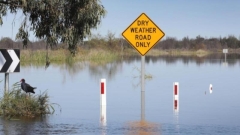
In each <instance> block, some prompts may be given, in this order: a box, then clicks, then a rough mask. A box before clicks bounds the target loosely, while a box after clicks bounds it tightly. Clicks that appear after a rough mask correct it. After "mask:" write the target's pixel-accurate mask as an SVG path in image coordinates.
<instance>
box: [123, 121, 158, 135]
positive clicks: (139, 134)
mask: <svg viewBox="0 0 240 135" xmlns="http://www.w3.org/2000/svg"><path fill="white" fill-rule="evenodd" d="M160 134H161V125H160V124H156V123H153V122H148V121H145V120H141V121H134V122H129V123H127V133H126V135H160Z"/></svg>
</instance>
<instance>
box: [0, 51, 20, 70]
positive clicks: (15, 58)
mask: <svg viewBox="0 0 240 135" xmlns="http://www.w3.org/2000/svg"><path fill="white" fill-rule="evenodd" d="M0 72H5V73H6V72H8V73H9V72H20V50H19V49H0Z"/></svg>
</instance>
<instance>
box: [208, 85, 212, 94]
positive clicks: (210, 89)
mask: <svg viewBox="0 0 240 135" xmlns="http://www.w3.org/2000/svg"><path fill="white" fill-rule="evenodd" d="M209 92H210V94H212V92H213V89H212V84H210V85H209Z"/></svg>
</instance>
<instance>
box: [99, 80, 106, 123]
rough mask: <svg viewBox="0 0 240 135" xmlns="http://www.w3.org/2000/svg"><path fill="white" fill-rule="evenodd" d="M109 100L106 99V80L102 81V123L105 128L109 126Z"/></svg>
mask: <svg viewBox="0 0 240 135" xmlns="http://www.w3.org/2000/svg"><path fill="white" fill-rule="evenodd" d="M106 105H107V99H106V79H101V80H100V121H101V123H102V125H103V126H106V124H107V115H106V114H107V107H106Z"/></svg>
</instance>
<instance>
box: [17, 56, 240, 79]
mask: <svg viewBox="0 0 240 135" xmlns="http://www.w3.org/2000/svg"><path fill="white" fill-rule="evenodd" d="M139 61H141V57H140V56H139V55H136V56H128V57H125V58H123V59H121V60H116V61H114V62H101V63H100V62H67V63H54V62H53V63H52V64H51V65H50V67H51V66H52V67H53V68H56V67H59V68H60V71H61V74H62V75H63V78H64V79H63V82H65V81H66V76H67V75H70V76H71V77H74V76H76V75H77V73H80V72H82V71H83V70H86V69H88V72H89V74H90V76H91V77H92V78H93V79H99V78H102V77H105V78H108V80H110V81H111V80H112V79H114V77H115V76H116V74H117V73H119V72H122V70H123V69H122V68H123V63H126V64H130V63H133V62H139ZM157 62H165V63H166V64H168V65H171V64H176V63H177V62H182V63H184V64H186V65H188V64H189V63H196V65H198V66H201V65H202V64H208V63H210V64H218V65H224V66H226V65H227V66H230V67H231V66H234V65H235V64H238V63H239V65H240V55H239V54H229V55H228V59H227V61H225V58H224V55H223V54H221V53H216V54H211V55H207V56H201V57H199V56H195V55H194V56H171V55H166V56H146V57H145V63H146V64H149V63H153V64H154V63H157ZM44 66H45V63H42V64H41V63H39V62H33V63H21V67H24V68H29V67H35V68H37V69H38V68H43V69H44ZM46 70H48V69H46Z"/></svg>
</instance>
